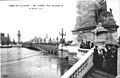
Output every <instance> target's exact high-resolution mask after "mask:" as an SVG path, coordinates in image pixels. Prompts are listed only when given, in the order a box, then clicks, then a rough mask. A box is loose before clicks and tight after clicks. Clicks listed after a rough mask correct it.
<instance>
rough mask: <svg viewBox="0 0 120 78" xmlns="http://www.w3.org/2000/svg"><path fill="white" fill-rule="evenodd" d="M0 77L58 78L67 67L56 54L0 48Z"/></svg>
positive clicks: (63, 60) (65, 61) (64, 61)
mask: <svg viewBox="0 0 120 78" xmlns="http://www.w3.org/2000/svg"><path fill="white" fill-rule="evenodd" d="M0 53H1V78H60V77H61V76H62V75H63V74H64V73H65V72H66V71H67V70H68V69H69V68H70V65H68V62H67V60H65V59H60V58H58V57H57V56H56V55H51V54H44V53H43V52H40V51H35V50H29V49H25V48H2V49H0Z"/></svg>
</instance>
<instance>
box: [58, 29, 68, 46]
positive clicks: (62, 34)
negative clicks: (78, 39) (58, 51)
mask: <svg viewBox="0 0 120 78" xmlns="http://www.w3.org/2000/svg"><path fill="white" fill-rule="evenodd" d="M59 35H60V36H61V37H62V38H61V43H62V44H63V43H64V36H66V32H65V33H64V30H63V28H62V29H61V33H60V32H59Z"/></svg>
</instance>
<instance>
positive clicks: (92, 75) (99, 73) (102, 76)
mask: <svg viewBox="0 0 120 78" xmlns="http://www.w3.org/2000/svg"><path fill="white" fill-rule="evenodd" d="M83 78H115V75H112V74H110V73H107V72H105V70H104V69H102V68H101V69H97V68H96V67H95V66H93V67H92V68H91V69H90V70H89V71H88V73H86V75H85V76H84V77H83Z"/></svg>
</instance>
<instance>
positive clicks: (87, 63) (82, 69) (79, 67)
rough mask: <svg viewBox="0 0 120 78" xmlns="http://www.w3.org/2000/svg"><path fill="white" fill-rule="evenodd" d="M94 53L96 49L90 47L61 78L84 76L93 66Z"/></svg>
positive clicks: (79, 77) (80, 77)
mask: <svg viewBox="0 0 120 78" xmlns="http://www.w3.org/2000/svg"><path fill="white" fill-rule="evenodd" d="M93 53H94V50H93V49H90V50H89V51H88V52H87V53H86V54H85V55H84V57H83V58H81V59H80V60H79V61H78V62H76V63H75V64H74V65H73V66H72V67H71V68H70V69H69V70H68V71H67V72H66V73H65V74H64V75H63V76H62V77H61V78H82V77H83V76H84V75H85V74H86V73H87V72H88V71H89V69H90V68H91V67H92V66H93Z"/></svg>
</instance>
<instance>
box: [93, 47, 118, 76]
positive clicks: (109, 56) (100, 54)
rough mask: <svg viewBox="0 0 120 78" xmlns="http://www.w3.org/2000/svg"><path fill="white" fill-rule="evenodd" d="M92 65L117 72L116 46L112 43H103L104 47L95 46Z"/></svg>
mask: <svg viewBox="0 0 120 78" xmlns="http://www.w3.org/2000/svg"><path fill="white" fill-rule="evenodd" d="M93 62H94V65H95V67H97V68H104V69H106V71H108V72H110V73H111V72H113V74H116V72H117V47H116V46H114V45H105V46H104V47H99V46H95V48H94V59H93Z"/></svg>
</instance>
